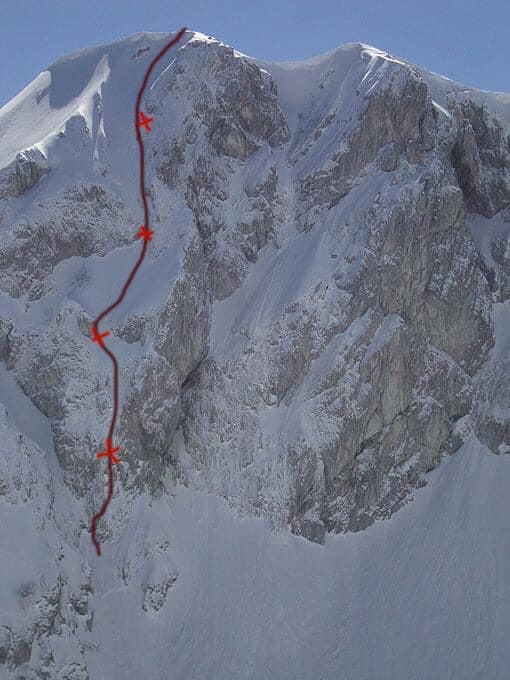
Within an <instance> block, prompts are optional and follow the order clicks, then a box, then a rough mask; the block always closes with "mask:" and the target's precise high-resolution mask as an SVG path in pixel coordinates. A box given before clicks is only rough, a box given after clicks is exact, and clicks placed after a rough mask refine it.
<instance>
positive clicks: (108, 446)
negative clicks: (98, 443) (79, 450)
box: [96, 439, 120, 463]
mask: <svg viewBox="0 0 510 680" xmlns="http://www.w3.org/2000/svg"><path fill="white" fill-rule="evenodd" d="M117 451H120V446H116V447H115V448H114V449H112V442H111V440H110V439H107V440H106V451H101V452H100V453H96V458H111V459H112V461H113V462H114V463H120V460H119V459H118V458H117V456H116V455H115V454H116V453H117Z"/></svg>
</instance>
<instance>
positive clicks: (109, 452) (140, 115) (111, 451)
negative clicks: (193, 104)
mask: <svg viewBox="0 0 510 680" xmlns="http://www.w3.org/2000/svg"><path fill="white" fill-rule="evenodd" d="M185 31H186V28H181V30H180V31H179V32H178V33H177V35H176V36H175V38H172V40H170V42H169V43H168V44H167V45H166V46H165V47H164V48H163V49H162V50H161V51H160V52H158V54H157V55H156V56H155V57H154V59H153V60H152V61H151V63H150V64H149V68H148V69H147V71H146V73H145V76H144V79H143V82H142V85H141V87H140V89H139V90H138V95H137V97H136V102H135V132H136V141H137V142H138V147H139V151H140V195H141V198H142V203H143V225H142V226H141V227H140V228H139V230H138V233H137V235H136V236H137V238H142V250H141V252H140V255H139V257H138V259H137V261H136V263H135V265H134V267H133V269H132V270H131V273H130V274H129V276H128V278H127V281H126V283H125V284H124V286H123V288H122V290H121V292H120V295H119V297H118V298H117V299H116V300H115V302H112V304H111V305H110V306H109V307H107V308H106V309H105V310H104V311H103V312H101V314H100V315H99V316H98V317H97V319H95V321H94V323H93V325H92V329H91V338H92V342H97V343H98V345H99V347H101V349H102V350H103V352H105V354H107V355H108V356H109V357H110V360H111V362H112V364H113V410H112V419H111V421H110V429H109V430H108V436H107V437H106V450H105V451H101V452H100V453H98V454H97V458H108V492H107V494H106V498H105V500H104V502H103V505H102V506H101V509H100V510H99V512H97V513H96V514H95V515H94V517H93V518H92V524H91V528H90V533H91V536H92V543H93V544H94V547H95V549H96V553H97V554H98V555H101V546H100V544H99V541H98V540H97V536H96V528H97V523H98V521H99V520H100V519H101V517H102V516H103V515H104V514H105V512H106V510H107V508H108V505H109V504H110V501H111V500H112V496H113V464H114V463H118V462H120V461H119V459H118V458H117V457H116V456H115V453H116V452H117V451H119V447H118V446H117V447H114V446H113V432H114V430H115V425H116V422H117V413H118V407H119V365H118V363H117V359H116V358H115V355H114V354H113V352H111V351H110V350H109V349H108V347H106V345H105V344H104V340H103V338H105V337H107V336H108V335H109V331H104V332H103V333H100V332H99V323H100V321H102V320H103V319H104V317H105V316H106V315H107V314H109V313H110V312H111V311H112V310H113V309H115V307H118V305H120V303H121V302H122V300H123V299H124V296H125V295H126V293H127V290H128V288H129V286H130V285H131V282H132V281H133V279H134V277H135V274H136V272H137V271H138V269H139V267H140V265H141V264H142V262H143V260H144V258H145V253H146V252H147V243H148V242H149V241H150V240H151V239H152V235H153V234H154V232H153V231H151V230H150V229H149V223H150V220H149V206H148V204H147V196H146V193H145V149H144V146H143V139H142V134H141V132H140V128H141V127H144V128H145V130H146V131H147V132H150V131H151V123H152V122H153V119H152V118H147V116H146V115H145V113H144V112H143V111H140V104H141V101H142V97H143V93H144V91H145V88H146V87H147V83H148V82H149V78H150V75H151V73H152V69H153V68H154V66H155V65H156V64H157V63H158V61H159V60H160V59H161V57H163V56H164V55H165V54H166V53H167V52H168V50H169V49H170V48H171V47H173V45H175V44H176V43H178V42H179V40H180V39H181V38H182V36H183V35H184V33H185Z"/></svg>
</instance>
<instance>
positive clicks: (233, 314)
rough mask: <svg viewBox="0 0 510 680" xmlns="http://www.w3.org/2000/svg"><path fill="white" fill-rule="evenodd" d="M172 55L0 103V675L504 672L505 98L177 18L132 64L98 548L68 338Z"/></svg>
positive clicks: (96, 487) (381, 63)
mask: <svg viewBox="0 0 510 680" xmlns="http://www.w3.org/2000/svg"><path fill="white" fill-rule="evenodd" d="M171 38H172V34H167V33H139V34H136V35H134V36H132V37H130V38H126V39H122V40H119V41H116V42H114V43H112V44H110V45H103V46H97V47H92V48H89V49H86V50H81V51H79V52H76V53H73V54H70V55H67V56H65V57H62V58H61V59H59V60H57V61H56V62H54V63H53V64H52V65H50V66H49V67H48V68H47V69H45V70H44V71H43V72H42V73H41V74H39V75H38V76H37V78H35V80H34V81H33V82H32V83H31V84H30V85H28V86H27V87H26V88H25V89H24V90H23V91H22V92H20V93H19V95H17V96H16V97H15V98H14V99H13V100H12V101H11V102H9V103H8V104H7V105H6V106H4V107H3V108H2V109H0V228H1V235H2V241H1V244H0V301H1V304H0V359H1V360H2V363H1V364H0V371H1V383H0V430H1V432H2V443H1V444H0V447H1V449H2V452H1V454H2V455H1V462H0V517H1V524H0V536H1V540H2V545H4V546H7V548H6V549H5V551H4V557H3V560H2V563H3V564H2V571H1V574H2V580H1V583H2V586H1V588H0V610H1V611H3V613H4V616H3V617H2V618H3V621H2V623H1V625H0V669H2V668H3V669H4V672H5V673H6V674H7V675H6V677H13V678H39V677H45V678H46V677H47V678H69V679H73V680H75V679H80V680H84V679H85V678H91V679H92V680H94V679H96V678H97V679H99V678H103V677H108V678H122V679H125V678H133V679H135V678H137V679H138V678H141V677H147V676H151V677H154V678H162V679H166V678H169V677H172V678H176V679H177V680H180V679H181V678H182V679H183V680H184V679H186V680H199V679H202V678H204V679H205V678H207V679H208V680H209V679H213V680H215V679H218V680H220V679H224V678H241V677H242V678H257V679H258V678H265V677H271V678H299V679H300V680H316V679H317V678H319V677H320V678H323V679H324V680H337V679H338V678H339V677H345V678H351V677H352V678H374V680H375V678H377V679H381V678H391V679H392V680H395V679H400V678H401V679H402V680H404V679H407V678H410V677H446V676H448V677H456V678H457V677H458V678H466V679H467V678H473V679H474V678H478V677H504V674H505V673H506V672H507V669H508V667H510V648H509V647H508V644H507V642H506V641H505V635H503V633H502V631H506V630H508V628H509V627H510V605H509V603H508V598H507V597H505V594H506V593H507V592H508V588H509V587H510V580H509V576H508V570H507V569H505V568H503V566H502V565H504V564H505V562H506V561H507V560H508V556H509V550H508V546H509V545H510V530H509V523H508V503H507V489H508V485H509V484H510V457H508V456H507V455H498V456H496V455H493V454H506V453H508V452H510V415H509V414H510V411H509V399H510V372H509V369H510V366H509V361H510V359H509V349H510V335H509V333H508V330H507V329H508V328H509V327H510V307H509V302H508V300H509V298H510V247H509V235H510V94H504V93H491V92H485V91H478V90H474V89H472V88H468V87H466V86H463V85H461V84H458V83H455V82H453V81H451V80H448V79H446V78H443V77H441V76H439V75H437V74H433V73H430V72H427V71H426V70H424V69H420V68H419V67H417V66H415V65H412V64H409V63H407V62H405V61H403V60H401V59H398V58H395V57H393V56H392V55H390V54H387V53H385V52H381V51H380V50H378V49H376V48H374V47H371V46H369V45H365V44H362V43H353V44H348V45H344V46H342V47H339V48H337V49H334V50H331V51H329V52H326V53H324V54H322V55H319V56H316V57H313V58H311V59H308V60H305V61H301V62H287V63H270V62H267V61H261V60H257V59H253V58H251V57H248V56H246V55H244V54H242V53H240V52H238V51H236V50H235V49H234V48H233V47H231V46H229V45H226V44H224V43H222V42H221V41H219V40H216V39H214V38H212V37H210V36H206V35H204V34H201V33H197V32H193V31H187V32H186V33H185V35H184V37H183V39H182V41H181V42H180V43H179V44H178V45H177V46H176V47H173V48H172V49H171V50H170V51H169V52H168V54H166V55H165V57H164V58H163V59H162V60H161V62H160V63H158V64H157V66H156V68H155V69H154V72H153V74H152V77H151V79H150V81H149V83H148V86H147V89H146V94H145V97H144V100H143V102H142V108H143V110H144V112H145V113H146V114H147V116H150V118H152V119H153V122H152V123H151V125H152V129H151V131H150V132H149V131H144V132H143V134H144V143H145V154H146V186H147V198H148V201H149V205H150V213H151V225H150V226H151V229H152V230H154V235H153V237H152V240H151V243H150V244H148V255H147V257H146V259H145V261H144V262H143V266H142V267H141V268H140V270H139V271H138V273H137V275H136V278H135V280H134V283H133V285H132V287H131V288H130V290H129V292H128V294H127V295H126V298H125V300H124V301H123V303H122V304H121V305H120V306H119V307H118V308H116V309H115V310H114V311H113V312H112V313H111V314H110V315H108V317H107V318H106V319H105V322H104V323H105V324H106V325H105V328H106V327H107V328H108V329H109V332H110V335H109V337H108V342H109V346H110V347H111V348H112V351H114V352H115V356H116V357H117V360H118V362H119V382H120V407H119V422H118V435H117V440H116V442H115V443H116V444H118V445H120V447H121V452H122V455H121V462H120V464H119V465H116V466H115V487H114V497H113V501H112V504H111V506H110V507H109V509H108V512H107V514H106V515H105V517H104V518H103V519H101V521H100V524H99V526H98V533H99V534H100V537H101V543H102V544H103V546H104V556H103V557H101V558H100V559H98V558H97V557H96V555H95V553H94V550H93V546H92V543H91V540H90V533H89V526H90V518H91V516H92V515H93V514H94V512H96V511H97V510H98V508H99V507H100V505H101V503H102V502H103V499H104V494H105V488H106V478H105V468H104V462H103V461H100V460H97V458H96V454H97V452H98V451H100V450H101V447H104V441H105V436H106V430H107V426H108V422H109V418H110V413H111V409H112V400H111V394H112V375H111V367H110V364H109V363H108V361H107V359H106V358H105V357H104V356H103V355H102V354H101V353H100V352H99V351H98V349H97V345H94V344H93V343H92V342H91V340H90V327H91V324H92V321H93V319H94V318H95V317H96V316H97V314H98V313H99V312H100V311H101V310H102V309H104V308H105V307H106V306H107V305H108V304H109V303H110V302H112V301H113V300H114V299H115V298H116V297H117V296H118V294H119V293H120V289H121V287H122V285H123V282H124V281H125V279H126V276H127V274H128V273H129V272H130V270H131V269H132V267H133V264H134V262H135V261H136V258H137V255H138V252H139V247H140V242H139V241H138V240H137V238H136V233H137V230H139V229H140V225H141V220H142V216H143V210H142V204H141V200H140V195H139V190H138V186H139V157H138V147H137V145H136V140H135V120H134V112H135V99H136V96H137V92H138V90H139V87H140V84H141V82H142V80H143V77H144V74H145V72H146V70H147V68H148V66H149V64H150V63H151V61H152V60H153V59H154V56H155V55H156V54H157V53H158V52H159V50H161V49H162V48H163V47H164V45H165V44H167V43H168V41H169V40H170V39H171ZM452 454H453V455H452ZM419 487H424V488H419ZM381 520H384V521H381ZM424 641H426V643H425V642H424ZM445 669H446V670H445Z"/></svg>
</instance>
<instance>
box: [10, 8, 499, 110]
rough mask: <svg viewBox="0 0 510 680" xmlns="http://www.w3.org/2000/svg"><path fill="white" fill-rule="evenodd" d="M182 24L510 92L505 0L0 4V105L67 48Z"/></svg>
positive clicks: (282, 50) (258, 52)
mask: <svg viewBox="0 0 510 680" xmlns="http://www.w3.org/2000/svg"><path fill="white" fill-rule="evenodd" d="M181 26H187V27H188V28H191V29H194V30H199V31H202V32H203V33H207V34H208V35H214V36H215V37H217V38H220V39H221V40H223V41H224V42H228V43H230V44H232V45H234V46H235V47H237V48H238V49H239V50H240V51H241V52H244V53H246V54H249V55H251V56H254V57H260V58H264V59H274V60H290V59H301V58H305V57H308V56H312V55H314V54H318V53H320V52H324V51H326V50H328V49H331V48H333V47H337V46H338V45H342V44H344V43H346V42H356V41H360V42H366V43H369V44H371V45H375V46H376V47H379V48H381V49H383V50H386V51H388V52H392V53H393V54H395V55H397V56H400V57H403V58H404V59H407V60H409V61H412V62H414V63H416V64H419V65H421V66H424V67H426V68H429V69H431V70H432V71H436V72H438V73H441V74H443V75H446V76H448V77H450V78H453V79H454V80H459V81H461V82H463V83H466V84H467V85H474V86H476V87H481V88H483V89H489V90H503V91H507V92H508V91H510V64H509V61H510V59H509V54H508V45H509V27H510V0H485V2H484V1H483V0H357V1H355V0H308V1H304V0H293V1H291V0H256V1H254V2H251V1H245V0H221V2H220V1H218V0H173V1H172V0H101V1H99V0H86V1H84V0H0V32H1V40H0V105H3V104H4V103H5V102H6V101H8V100H9V99H10V98H11V97H13V96H14V95H15V94H16V93H17V92H18V91H19V90H20V89H21V88H23V87H24V86H25V85H26V84H27V83H28V82H30V80H32V79H33V78H34V77H35V76H36V75H37V74H38V73H39V72H40V71H41V70H43V68H44V67H45V66H47V65H48V64H49V63H51V62H52V61H53V60H54V59H55V58H57V57H58V56H60V55H62V54H64V53H66V52H71V51H73V50H76V49H79V48H81V47H87V46H89V45H93V44H97V43H103V42H109V41H111V40H114V39H116V38H119V37H122V36H125V35H130V34H131V33H136V32H137V31H141V30H149V31H173V30H177V29H179V28H180V27H181Z"/></svg>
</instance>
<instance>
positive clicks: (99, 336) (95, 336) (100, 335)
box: [91, 326, 110, 347]
mask: <svg viewBox="0 0 510 680" xmlns="http://www.w3.org/2000/svg"><path fill="white" fill-rule="evenodd" d="M91 331H92V342H97V343H98V344H99V346H100V347H104V342H103V338H106V337H107V336H108V335H110V331H105V332H104V333H98V332H97V327H96V326H92V328H91Z"/></svg>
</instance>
